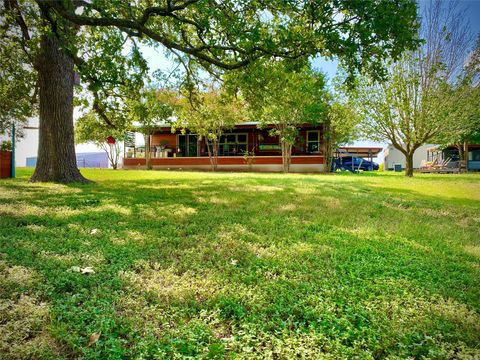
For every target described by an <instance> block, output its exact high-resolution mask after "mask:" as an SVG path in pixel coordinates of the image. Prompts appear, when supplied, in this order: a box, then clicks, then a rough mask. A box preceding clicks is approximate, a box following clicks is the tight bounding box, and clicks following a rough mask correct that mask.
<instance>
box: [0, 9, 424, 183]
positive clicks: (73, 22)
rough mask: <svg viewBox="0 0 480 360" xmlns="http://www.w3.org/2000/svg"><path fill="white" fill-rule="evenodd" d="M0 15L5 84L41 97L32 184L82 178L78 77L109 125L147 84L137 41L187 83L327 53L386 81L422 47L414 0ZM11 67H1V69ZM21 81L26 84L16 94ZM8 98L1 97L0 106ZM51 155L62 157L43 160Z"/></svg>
mask: <svg viewBox="0 0 480 360" xmlns="http://www.w3.org/2000/svg"><path fill="white" fill-rule="evenodd" d="M0 17H1V22H2V27H1V29H0V35H1V36H0V37H2V39H3V40H2V41H3V44H4V45H5V49H11V50H9V52H11V53H14V54H21V56H19V57H17V58H15V59H16V60H15V61H13V62H11V63H12V64H13V65H14V66H15V70H12V71H9V74H10V77H9V82H10V83H12V84H15V85H16V86H15V87H14V88H15V89H18V90H15V96H16V98H18V99H27V98H28V100H30V99H32V98H33V99H34V100H39V105H40V106H39V109H40V111H39V114H40V143H41V147H40V152H39V154H38V157H39V161H38V162H37V169H36V171H35V173H34V176H33V178H32V179H33V180H35V181H51V180H54V181H64V182H69V181H83V177H82V176H81V174H80V173H79V172H78V169H76V165H75V158H74V143H73V125H69V124H70V123H71V122H72V121H73V120H72V118H73V115H72V114H73V104H72V100H71V99H72V96H73V95H70V94H71V93H72V92H73V81H71V79H72V77H73V72H74V71H76V72H77V73H79V74H80V78H81V81H82V84H83V89H84V90H85V91H88V93H89V94H90V95H89V96H86V97H84V99H86V100H88V103H89V105H90V107H91V108H92V109H93V110H95V111H96V112H97V113H98V114H99V116H100V117H101V118H102V119H103V120H104V121H105V122H107V123H111V124H113V123H112V122H111V119H110V118H109V117H108V115H107V114H108V113H109V112H110V113H111V112H112V111H113V110H114V109H115V107H117V106H120V105H121V93H123V92H132V91H133V92H135V91H138V89H140V88H141V87H142V86H143V81H142V79H143V76H144V74H145V73H146V72H147V70H148V66H147V64H146V62H145V60H144V59H143V57H142V54H141V51H140V50H139V45H140V44H144V45H147V46H161V47H162V49H164V50H165V51H166V52H167V53H168V54H170V55H171V56H173V57H174V58H176V59H177V60H178V62H179V63H180V64H182V65H183V67H184V68H185V73H186V74H187V75H188V76H191V75H192V72H191V71H190V70H191V69H192V67H195V66H201V67H202V68H204V69H207V70H208V71H210V72H212V73H214V72H222V71H227V70H232V69H237V68H241V67H244V66H246V65H248V64H250V63H252V62H254V61H256V60H258V59H260V58H272V57H280V58H290V59H296V58H298V57H301V56H311V55H321V56H324V57H326V58H337V59H338V60H339V61H340V63H342V64H343V66H344V67H345V68H346V69H348V73H349V75H350V76H354V75H355V74H356V73H358V72H366V73H369V74H371V75H372V76H373V77H375V78H378V77H380V76H382V75H383V74H384V69H383V61H384V60H385V59H386V58H387V57H393V58H394V59H396V58H398V56H399V55H400V54H401V53H402V52H403V51H404V50H406V49H413V48H415V47H416V46H417V45H418V38H417V35H416V29H417V27H418V26H417V18H416V3H415V1H414V0H397V1H390V0H379V1H376V2H370V1H367V2H356V1H355V2H354V1H350V0H328V1H327V0H325V1H321V2H310V1H305V2H304V1H300V2H291V1H286V0H270V1H260V2H258V1H252V0H245V1H233V0H227V1H222V2H212V1H207V0H183V1H138V2H132V1H129V0H112V1H108V2H105V1H103V0H91V1H77V0H63V1H58V0H35V1H19V0H5V1H4V2H3V3H2V5H1V7H0ZM0 56H2V57H8V56H9V53H8V52H7V51H2V52H1V53H0ZM6 63H7V62H6V61H5V59H2V60H1V61H0V64H2V67H3V66H4V65H3V64H6ZM2 71H3V69H2ZM25 72H26V73H25ZM25 79H28V81H29V86H26V87H24V88H23V89H22V88H21V87H20V88H18V87H17V85H18V84H21V83H24V82H25ZM33 84H34V85H33ZM32 85H33V86H32ZM37 92H38V94H39V96H38V97H36V96H34V94H36V93H37ZM77 93H78V91H77ZM5 94H8V91H2V92H0V95H1V96H2V98H1V99H0V102H2V103H5V102H4V100H6V98H5V96H4V95H5ZM62 94H63V95H62ZM9 96H10V95H9ZM25 104H26V103H25V102H24V101H16V102H10V104H9V105H8V106H7V109H8V111H9V112H10V114H12V115H13V116H15V117H17V118H21V117H22V116H23V117H25V116H27V113H28V112H29V111H31V108H29V107H28V106H25ZM0 119H5V117H3V116H1V117H0ZM1 121H2V122H4V120H1ZM53 122H56V123H59V122H63V123H64V125H63V126H54V124H53ZM43 125H44V126H43ZM47 131H48V132H49V134H50V135H48V136H47V134H46V132H47ZM48 153H50V154H51V153H56V154H57V155H56V156H55V157H54V158H51V157H50V159H49V161H46V159H47V154H48Z"/></svg>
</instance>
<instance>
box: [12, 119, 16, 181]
mask: <svg viewBox="0 0 480 360" xmlns="http://www.w3.org/2000/svg"><path fill="white" fill-rule="evenodd" d="M11 175H12V178H14V177H15V122H14V123H13V125H12V172H11Z"/></svg>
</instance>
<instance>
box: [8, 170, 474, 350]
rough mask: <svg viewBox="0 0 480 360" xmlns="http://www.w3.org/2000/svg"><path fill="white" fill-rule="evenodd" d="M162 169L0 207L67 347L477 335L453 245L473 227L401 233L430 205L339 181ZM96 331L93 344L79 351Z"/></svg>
mask: <svg viewBox="0 0 480 360" xmlns="http://www.w3.org/2000/svg"><path fill="white" fill-rule="evenodd" d="M187 175H188V174H187ZM162 176H164V178H162V179H151V180H150V179H148V180H145V179H144V180H131V179H129V180H126V182H122V181H121V180H119V181H109V182H108V183H102V182H99V183H98V184H95V185H87V186H60V187H58V188H55V189H53V190H52V189H49V190H45V189H43V187H37V186H36V185H30V184H29V185H27V184H25V185H24V187H23V191H22V192H21V193H20V195H18V196H16V197H14V198H9V199H7V201H8V203H7V206H8V210H5V209H6V207H5V205H4V206H3V207H2V217H1V219H0V225H1V227H0V243H1V247H2V250H1V252H3V253H5V254H7V260H8V261H9V262H11V263H12V264H22V265H23V266H26V267H29V268H32V269H35V270H36V271H37V272H39V273H41V274H42V275H43V278H44V283H43V284H39V285H38V287H39V290H41V291H43V293H44V294H45V295H44V296H45V297H46V298H48V299H49V300H50V301H52V303H53V313H54V325H55V328H56V329H57V330H56V331H57V332H58V336H59V337H60V338H61V339H62V341H64V342H66V343H68V344H69V346H70V347H71V351H72V352H73V353H77V354H78V353H83V354H84V355H88V356H98V355H100V356H101V355H102V354H103V355H106V354H109V353H111V352H112V351H114V350H115V349H117V350H118V351H122V352H123V354H126V355H128V354H129V355H133V354H139V352H142V351H144V352H145V353H151V354H154V353H155V351H157V350H158V348H157V350H155V349H156V347H155V346H157V347H158V345H159V344H161V347H162V349H163V350H162V351H166V352H167V355H168V354H170V355H172V354H174V353H182V354H184V355H186V354H187V355H188V354H191V353H192V352H193V354H194V355H195V354H196V355H199V354H202V353H205V352H207V353H208V352H209V351H211V350H212V348H213V349H218V351H219V353H225V351H227V350H228V351H233V352H235V353H239V352H241V351H242V347H243V346H244V345H247V346H253V347H254V348H255V347H256V348H257V350H256V351H259V353H257V354H261V353H262V351H268V349H270V348H275V341H277V344H278V343H280V344H282V345H281V346H280V348H281V349H283V350H281V351H284V353H283V354H287V350H288V346H287V343H288V341H298V343H297V345H296V346H297V347H298V346H300V345H302V344H303V345H305V346H306V347H307V348H308V347H310V348H311V347H312V346H314V347H316V348H315V349H317V350H318V349H321V350H322V351H329V352H330V353H333V354H335V352H337V355H339V356H340V355H345V354H347V353H348V352H349V351H352V352H357V353H359V352H361V351H364V352H365V353H368V352H370V353H372V352H373V353H375V354H377V357H382V356H385V355H386V354H389V353H393V354H397V355H399V354H400V355H401V354H403V355H410V354H416V355H417V356H421V355H425V354H428V353H429V351H430V350H432V349H436V350H438V349H440V350H441V351H444V350H445V351H447V350H448V351H450V350H451V349H450V348H456V347H458V346H460V345H459V343H460V342H461V341H463V342H465V343H466V344H467V347H472V346H474V344H475V341H478V331H477V330H478V325H475V324H478V322H475V321H474V320H478V309H479V303H478V299H479V298H480V296H479V295H480V294H479V283H478V279H479V268H478V267H474V266H471V264H475V262H474V260H475V259H473V258H472V257H469V255H467V254H465V253H464V252H462V247H461V246H460V245H465V244H473V243H474V242H475V229H474V228H473V227H471V225H472V224H470V223H467V224H466V226H463V225H462V224H456V223H451V224H448V226H449V227H450V232H451V234H453V235H451V236H453V237H454V238H455V239H454V240H455V241H458V242H459V244H455V242H453V243H452V242H451V241H449V239H448V237H446V236H441V235H442V233H443V232H444V231H445V228H444V225H443V224H444V223H445V218H446V217H442V216H440V217H438V216H437V214H436V213H435V212H433V213H431V214H428V213H427V214H424V216H425V217H427V218H428V221H426V222H422V225H421V226H417V227H415V223H416V220H417V219H418V216H419V211H420V210H423V209H430V210H431V209H433V210H438V209H439V207H441V206H442V205H443V204H444V200H441V199H438V198H435V197H429V196H422V198H421V199H417V194H416V193H415V192H413V191H408V190H402V191H391V189H388V188H385V189H384V188H378V187H376V188H374V189H372V188H371V187H370V185H369V184H365V183H361V184H357V183H352V182H351V181H350V179H348V181H342V179H341V178H339V180H337V179H335V183H332V182H330V181H329V180H328V181H323V180H320V181H319V179H316V178H315V177H307V178H303V177H292V178H288V177H287V178H285V179H284V178H281V177H278V176H271V177H269V176H262V177H260V178H256V177H247V178H235V176H231V177H227V178H226V179H223V178H220V179H218V178H216V177H214V178H210V177H208V176H207V177H206V179H203V180H201V181H194V182H192V180H191V179H190V178H188V177H187V178H186V179H178V178H176V177H172V178H169V176H168V174H167V175H165V174H163V175H162ZM188 176H192V175H191V174H190V175H188ZM1 186H4V184H2V185H1ZM9 186H10V185H7V188H8V187H9ZM10 188H11V189H15V188H16V186H11V187H10ZM47 189H48V188H47ZM462 204H466V205H467V206H468V207H472V208H474V207H478V204H477V203H476V202H474V201H468V199H467V200H465V202H463V203H462ZM448 206H452V205H451V204H450V203H449V205H448ZM12 209H16V210H18V211H16V210H12ZM453 209H454V210H455V209H456V208H455V207H453ZM448 219H449V220H448V221H450V220H451V218H448ZM95 229H96V230H97V231H95V232H94V233H92V230H95ZM476 264H477V265H478V261H477V262H476ZM72 266H82V267H83V266H92V267H93V268H94V269H95V271H96V273H95V274H93V275H88V276H87V275H82V274H79V273H77V272H72V271H69V269H71V267H72ZM455 309H457V310H455ZM415 311H416V313H415ZM114 319H117V320H114ZM442 322H443V324H444V325H441V324H442ZM98 331H101V332H102V334H104V335H103V336H104V337H105V340H104V341H102V342H100V344H99V345H98V346H97V347H93V348H89V347H86V346H85V345H80V344H85V341H86V340H85V338H86V337H88V336H89V334H91V333H93V332H98ZM249 331H250V333H251V334H253V335H255V336H256V337H254V338H252V337H249V336H247V334H248V333H249ZM282 334H283V335H282ZM285 334H288V339H289V340H288V339H287V338H285ZM475 334H477V335H475ZM430 335H432V336H433V340H431V342H430V343H429V341H430V340H428V336H430ZM442 336H443V337H444V339H443V340H441V337H442ZM462 336H463V337H462ZM231 337H233V340H228V339H230V338H231ZM267 337H268V338H270V340H268V339H267ZM398 338H401V340H400V341H399V342H398V343H395V341H396V339H398ZM141 339H142V340H141ZM225 339H227V340H225ZM272 339H274V340H272ZM275 339H277V340H275ZM445 339H446V340H445ZM309 341H311V342H309ZM362 342H363V345H361V344H362ZM139 344H143V345H141V346H140V345H139ZM155 344H156V345H155ZM79 346H80V347H79ZM142 346H144V347H143V348H142ZM402 346H403V348H402ZM442 347H444V348H445V349H443V348H442ZM449 347H450V348H449ZM277 348H278V346H277ZM447 348H448V349H447ZM222 349H223V350H222ZM442 349H443V350H442ZM449 349H450V350H449ZM440 350H438V351H440ZM158 351H159V350H158ZM222 351H223V352H222ZM402 351H403V352H402ZM452 351H453V350H452Z"/></svg>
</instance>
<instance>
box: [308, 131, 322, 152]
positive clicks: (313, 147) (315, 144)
mask: <svg viewBox="0 0 480 360" xmlns="http://www.w3.org/2000/svg"><path fill="white" fill-rule="evenodd" d="M307 153H309V154H319V153H320V130H310V131H307Z"/></svg>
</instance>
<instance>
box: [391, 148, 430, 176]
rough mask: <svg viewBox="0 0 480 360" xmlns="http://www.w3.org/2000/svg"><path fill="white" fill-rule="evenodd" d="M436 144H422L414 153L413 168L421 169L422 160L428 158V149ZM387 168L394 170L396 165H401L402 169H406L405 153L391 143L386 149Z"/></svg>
mask: <svg viewBox="0 0 480 360" xmlns="http://www.w3.org/2000/svg"><path fill="white" fill-rule="evenodd" d="M432 146H435V145H434V144H425V145H422V146H420V147H419V148H418V149H417V150H415V153H414V154H413V168H414V169H419V168H420V165H421V163H422V160H426V159H427V149H429V148H431V147H432ZM384 155H385V170H394V169H395V165H401V167H402V169H405V166H406V164H405V163H406V160H405V155H403V154H402V152H401V151H400V150H397V149H395V148H394V147H393V146H392V145H389V146H388V147H387V148H386V149H385V151H384Z"/></svg>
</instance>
